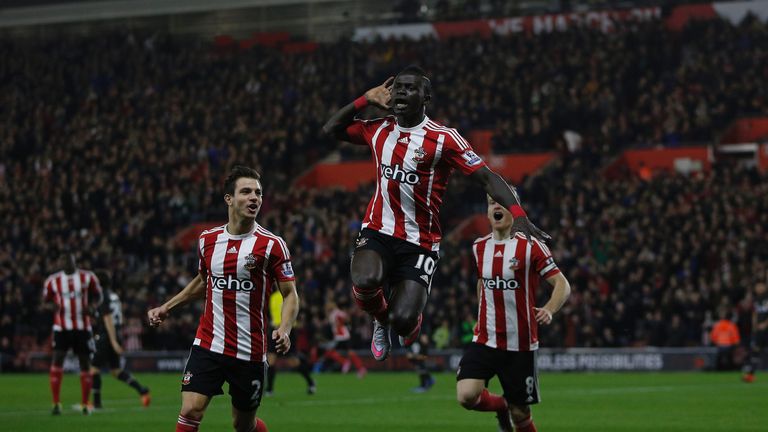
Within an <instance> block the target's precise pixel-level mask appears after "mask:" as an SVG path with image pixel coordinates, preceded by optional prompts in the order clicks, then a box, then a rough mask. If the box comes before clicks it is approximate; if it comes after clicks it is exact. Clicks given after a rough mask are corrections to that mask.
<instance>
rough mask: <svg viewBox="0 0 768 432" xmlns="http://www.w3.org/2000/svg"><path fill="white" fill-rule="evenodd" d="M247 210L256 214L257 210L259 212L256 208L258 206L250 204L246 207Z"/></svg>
mask: <svg viewBox="0 0 768 432" xmlns="http://www.w3.org/2000/svg"><path fill="white" fill-rule="evenodd" d="M248 210H250V211H252V212H256V211H258V210H259V206H258V205H256V204H250V205H249V206H248Z"/></svg>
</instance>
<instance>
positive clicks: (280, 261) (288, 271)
mask: <svg viewBox="0 0 768 432" xmlns="http://www.w3.org/2000/svg"><path fill="white" fill-rule="evenodd" d="M277 243H278V244H277V245H276V247H274V248H273V249H272V254H271V255H270V259H269V261H270V266H269V267H270V271H271V272H272V275H273V276H274V278H275V280H277V281H278V282H289V281H293V280H296V276H295V275H294V274H293V265H292V264H291V253H290V252H289V251H288V247H287V246H286V245H285V242H284V241H283V239H280V238H278V239H277Z"/></svg>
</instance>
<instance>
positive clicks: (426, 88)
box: [323, 66, 549, 361]
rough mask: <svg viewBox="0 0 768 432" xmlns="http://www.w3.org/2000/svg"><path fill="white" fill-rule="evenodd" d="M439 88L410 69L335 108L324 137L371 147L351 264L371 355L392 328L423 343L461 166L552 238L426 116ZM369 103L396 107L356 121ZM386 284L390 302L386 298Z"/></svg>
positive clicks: (519, 227)
mask: <svg viewBox="0 0 768 432" xmlns="http://www.w3.org/2000/svg"><path fill="white" fill-rule="evenodd" d="M431 100H432V85H431V83H430V81H429V79H428V78H427V77H426V75H425V74H424V71H423V70H421V69H420V68H418V67H415V66H409V67H407V68H405V69H404V70H403V71H401V72H400V73H399V74H398V75H397V76H396V77H395V78H389V79H387V81H386V82H385V83H384V84H382V85H380V86H378V87H374V88H372V89H370V90H368V91H367V92H366V93H365V95H363V96H361V97H359V98H358V99H356V100H355V101H354V102H352V103H350V104H348V105H346V106H345V107H343V108H341V109H340V110H339V111H337V112H336V113H335V114H333V116H331V118H330V119H329V120H328V122H327V123H326V124H325V126H323V131H324V132H325V133H326V134H328V135H332V136H334V137H336V138H338V139H340V140H344V141H349V142H352V143H354V144H359V145H367V146H369V147H370V148H371V152H372V153H373V158H374V160H375V162H376V171H377V176H378V182H377V184H376V192H375V194H374V196H373V198H372V199H371V201H370V203H369V205H368V209H367V210H366V213H365V216H364V219H363V229H362V231H361V232H360V236H359V237H358V239H357V245H356V248H355V252H354V255H353V257H352V265H351V276H352V283H353V285H354V286H353V289H352V292H353V296H354V298H355V302H356V303H357V304H358V305H359V306H360V307H361V308H362V309H363V310H364V311H366V312H368V313H369V314H370V315H372V316H373V318H374V331H373V338H372V341H371V351H372V352H373V356H374V358H376V360H380V361H381V360H384V359H385V358H386V357H387V355H388V354H389V352H390V349H391V341H390V339H389V327H390V326H391V327H392V328H393V329H394V331H395V332H396V333H397V334H398V335H400V337H401V344H402V345H404V346H409V345H410V344H412V343H413V342H414V341H416V339H417V337H418V335H419V331H420V328H421V320H422V315H421V313H422V311H423V309H424V306H425V305H426V302H427V297H428V296H429V293H430V287H431V283H432V275H433V274H434V271H435V264H436V263H437V260H438V251H439V249H440V239H441V237H442V234H441V229H440V215H439V210H440V204H441V202H442V198H443V194H444V193H445V189H446V187H447V185H448V178H449V177H450V174H451V172H452V171H453V170H454V169H458V170H459V171H461V172H462V173H463V174H465V175H468V176H471V178H472V179H474V180H475V181H476V182H477V183H478V184H480V185H482V187H483V189H485V191H486V192H487V193H488V194H489V195H490V196H492V197H494V199H496V200H497V201H498V202H500V203H502V204H503V205H504V207H506V208H508V209H509V210H510V211H511V212H512V214H513V215H514V216H515V219H514V223H513V227H512V231H513V232H521V233H523V234H525V236H526V237H528V238H530V237H531V236H535V237H538V238H541V239H547V238H549V236H548V235H547V234H546V233H544V232H543V231H541V230H540V229H538V228H537V227H535V226H534V225H533V224H532V223H531V222H530V221H529V220H528V217H527V216H526V214H525V211H523V208H522V207H521V206H520V200H519V199H518V197H517V194H516V193H515V190H514V189H513V188H510V187H509V186H508V185H507V183H506V182H505V181H504V179H502V178H501V177H500V176H499V175H498V174H496V173H495V172H493V171H491V170H490V169H489V168H488V167H487V166H486V165H485V162H483V160H482V159H481V158H480V157H479V156H478V155H477V154H475V152H474V151H473V150H472V147H471V146H470V145H469V143H468V142H467V141H466V140H465V139H464V138H463V137H462V136H461V135H460V134H459V133H458V132H457V131H456V130H455V129H451V128H447V127H445V126H442V125H440V124H439V123H437V122H435V121H434V120H432V119H430V118H429V117H428V116H427V115H426V108H427V106H428V105H429V104H430V102H431ZM368 104H372V105H376V106H378V107H380V108H384V109H387V110H391V112H392V114H391V115H388V116H386V117H384V118H378V119H374V120H360V119H357V118H355V116H356V114H357V113H358V112H359V111H360V110H361V109H363V108H364V107H366V106H367V105H368ZM384 284H388V285H389V288H390V291H391V297H390V299H389V303H388V302H387V301H386V300H385V298H384V292H383V287H384Z"/></svg>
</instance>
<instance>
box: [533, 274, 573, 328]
mask: <svg viewBox="0 0 768 432" xmlns="http://www.w3.org/2000/svg"><path fill="white" fill-rule="evenodd" d="M547 282H549V284H550V285H552V286H554V289H553V290H552V296H551V297H550V298H549V301H548V302H547V304H545V305H544V306H543V307H540V308H537V307H535V308H533V310H534V311H535V312H536V321H538V323H539V324H549V323H551V322H552V315H554V314H555V313H557V311H559V310H560V308H561V307H563V304H565V301H566V300H568V297H570V295H571V284H570V283H568V279H566V278H565V276H563V274H562V273H557V274H555V275H552V276H550V277H548V278H547Z"/></svg>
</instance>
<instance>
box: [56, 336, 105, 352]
mask: <svg viewBox="0 0 768 432" xmlns="http://www.w3.org/2000/svg"><path fill="white" fill-rule="evenodd" d="M51 343H52V346H53V350H54V351H63V352H67V351H69V350H70V349H71V350H72V352H74V353H75V354H77V355H81V354H86V355H90V354H91V353H93V352H94V351H95V350H96V347H95V346H94V343H93V335H92V334H91V332H90V331H88V330H60V331H54V332H53V338H51Z"/></svg>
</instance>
